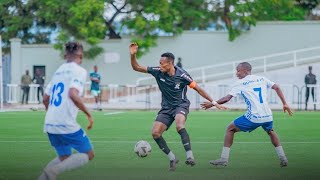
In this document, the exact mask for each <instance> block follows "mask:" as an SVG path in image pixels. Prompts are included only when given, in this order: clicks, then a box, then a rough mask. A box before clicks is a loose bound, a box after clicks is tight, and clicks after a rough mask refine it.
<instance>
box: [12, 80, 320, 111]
mask: <svg viewBox="0 0 320 180" xmlns="http://www.w3.org/2000/svg"><path fill="white" fill-rule="evenodd" d="M200 86H201V87H202V88H203V89H205V90H206V91H207V92H208V94H209V95H210V96H211V97H212V98H213V99H215V100H217V99H219V98H221V97H223V96H225V95H227V94H228V92H229V90H230V88H231V86H230V85H228V84H219V85H211V84H200ZM38 87H39V85H37V84H31V85H30V92H29V104H37V103H39V101H38V100H37V88H38ZM280 87H281V89H282V91H283V94H284V96H285V98H286V100H287V102H288V104H289V105H290V106H291V107H292V108H293V109H297V110H300V109H304V107H305V104H306V102H305V96H306V86H297V85H295V84H281V85H280ZM308 87H310V88H309V91H310V93H309V94H310V97H309V102H308V104H309V107H310V108H313V105H314V106H315V105H317V104H320V101H319V100H318V99H319V98H318V97H319V96H320V85H308ZM312 88H314V98H312V96H311V94H312V93H311V90H312ZM7 91H8V92H9V93H8V96H7V97H6V102H8V103H11V104H19V103H20V102H21V96H22V90H21V87H20V86H19V85H17V84H7ZM187 97H188V99H189V100H190V102H191V105H190V108H191V109H200V103H201V102H203V101H205V99H203V98H202V97H201V96H200V95H199V94H198V93H197V92H196V91H194V90H193V89H188V92H187ZM84 99H85V102H86V103H87V104H88V105H89V106H90V104H93V103H94V98H93V96H91V93H90V83H89V82H88V83H86V86H85V95H84ZM161 99H162V98H161V92H160V91H159V88H158V86H157V85H147V86H136V85H115V84H110V85H102V86H101V102H102V107H103V108H106V109H108V108H109V109H159V108H160V104H161ZM268 101H269V105H270V107H271V108H272V109H281V108H282V103H281V101H280V99H279V98H278V96H277V94H276V92H275V91H273V90H269V91H268ZM227 106H228V107H229V108H231V109H245V108H246V105H245V103H244V100H243V99H242V97H240V96H239V97H235V98H232V100H231V101H230V102H228V103H227Z"/></svg>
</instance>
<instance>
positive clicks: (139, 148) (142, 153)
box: [134, 140, 151, 157]
mask: <svg viewBox="0 0 320 180" xmlns="http://www.w3.org/2000/svg"><path fill="white" fill-rule="evenodd" d="M134 152H135V153H136V154H137V155H138V156H139V157H147V156H148V155H149V154H150V153H151V146H150V144H149V143H148V142H147V141H143V140H141V141H138V142H137V143H136V145H134Z"/></svg>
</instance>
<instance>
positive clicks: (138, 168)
mask: <svg viewBox="0 0 320 180" xmlns="http://www.w3.org/2000/svg"><path fill="white" fill-rule="evenodd" d="M107 113H109V112H95V113H94V118H95V124H94V128H93V129H92V130H91V131H89V132H87V133H88V136H89V137H90V139H91V141H92V143H93V145H94V150H95V154H96V156H95V159H94V160H93V161H92V162H90V163H89V164H87V165H86V166H84V167H82V168H80V169H77V170H74V171H70V172H66V173H64V174H61V175H60V176H59V177H58V179H68V180H69V179H92V180H93V179H136V180H146V179H150V180H151V179H181V180H182V179H183V180H188V179H190V180H191V179H196V178H198V179H199V180H200V179H232V180H234V179H319V177H320V175H318V174H319V170H320V168H319V161H320V155H319V152H320V131H319V129H320V128H319V125H320V112H296V113H295V114H294V116H293V117H288V116H287V115H285V114H283V113H282V112H275V113H274V119H275V121H274V129H275V130H276V132H277V133H278V135H279V137H280V139H281V141H282V145H283V147H284V150H285V152H286V154H287V157H288V160H289V166H288V167H286V168H280V166H279V160H278V158H277V155H276V153H275V149H274V147H273V146H272V144H271V143H270V142H269V137H268V136H267V134H266V133H265V132H263V130H262V128H259V129H257V130H255V131H254V132H252V133H237V134H236V136H235V143H234V145H233V146H232V149H231V153H230V162H229V166H227V167H213V166H211V165H209V163H208V161H209V160H211V159H216V158H219V157H220V152H221V149H222V145H223V143H222V142H223V138H224V131H225V127H226V126H227V125H228V123H229V122H231V121H232V120H233V119H234V118H236V117H238V116H240V115H241V114H243V112H232V111H227V112H203V111H200V112H191V113H190V115H189V117H188V121H187V130H188V132H189V134H190V137H191V143H192V148H193V151H194V155H195V158H196V160H197V165H196V166H195V167H188V166H186V165H185V164H184V160H185V153H184V149H183V147H182V144H181V142H180V137H179V135H178V134H177V133H176V130H175V126H172V127H171V128H170V129H169V130H168V131H167V132H166V133H165V134H164V137H165V139H166V140H167V142H168V144H169V147H170V148H171V150H172V151H173V152H174V153H175V154H176V156H177V157H178V158H179V159H180V163H179V164H178V167H177V170H176V171H175V172H168V165H169V163H168V159H167V157H166V156H165V155H164V154H163V153H162V151H160V150H159V149H158V147H157V145H156V144H155V143H154V142H153V140H152V138H151V134H150V130H151V126H152V123H153V119H154V117H155V116H156V112H155V111H151V112H146V111H123V113H121V114H113V115H110V114H107ZM44 114H45V113H44V112H40V111H37V112H4V113H0V123H1V127H0V134H1V135H0V145H1V148H0V179H36V178H37V177H38V175H39V174H40V171H41V169H42V168H43V167H44V166H45V165H46V164H47V163H48V162H49V161H50V160H52V159H53V158H54V157H55V151H54V150H53V148H52V147H51V146H50V144H49V141H48V140H47V136H46V134H44V133H43V132H42V127H43V119H44ZM78 122H80V123H81V125H82V126H83V127H85V126H86V124H87V121H86V119H85V116H83V114H82V113H80V115H79V118H78ZM138 140H147V141H148V142H150V144H151V146H152V148H153V149H152V153H151V155H150V156H148V157H146V158H139V157H137V156H136V154H134V152H133V147H134V144H135V143H136V142H137V141H138Z"/></svg>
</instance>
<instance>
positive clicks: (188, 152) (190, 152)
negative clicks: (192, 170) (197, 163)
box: [186, 150, 194, 159]
mask: <svg viewBox="0 0 320 180" xmlns="http://www.w3.org/2000/svg"><path fill="white" fill-rule="evenodd" d="M186 153H187V159H188V158H192V159H194V157H193V153H192V151H191V150H189V151H187V152H186Z"/></svg>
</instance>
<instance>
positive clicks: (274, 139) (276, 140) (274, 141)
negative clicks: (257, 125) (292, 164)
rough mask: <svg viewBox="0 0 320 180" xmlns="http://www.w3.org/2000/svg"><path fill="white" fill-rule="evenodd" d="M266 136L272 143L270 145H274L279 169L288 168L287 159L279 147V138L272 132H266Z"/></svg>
mask: <svg viewBox="0 0 320 180" xmlns="http://www.w3.org/2000/svg"><path fill="white" fill-rule="evenodd" d="M268 135H269V136H270V140H271V142H272V144H273V145H274V147H275V149H276V152H277V155H278V157H279V159H280V167H286V166H288V159H287V157H286V155H285V153H284V151H283V148H282V146H281V143H280V140H279V137H278V135H277V133H276V132H274V131H273V130H271V131H269V132H268Z"/></svg>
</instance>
